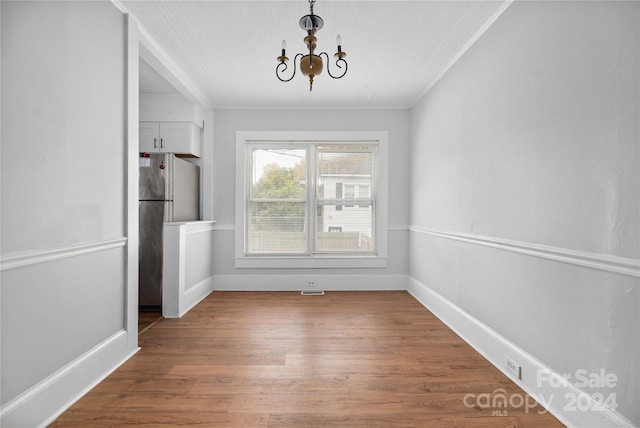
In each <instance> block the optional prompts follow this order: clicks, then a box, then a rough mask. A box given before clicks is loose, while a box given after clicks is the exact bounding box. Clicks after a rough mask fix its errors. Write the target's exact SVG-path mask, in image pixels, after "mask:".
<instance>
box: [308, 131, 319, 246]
mask: <svg viewBox="0 0 640 428" xmlns="http://www.w3.org/2000/svg"><path fill="white" fill-rule="evenodd" d="M316 164H317V162H316V147H315V144H313V143H310V144H309V146H308V148H307V180H308V181H307V182H308V183H309V186H307V203H308V209H307V216H308V219H309V221H308V225H309V230H308V231H307V233H308V235H307V243H308V247H307V252H308V253H309V254H313V253H315V250H316V233H315V231H316V227H317V226H316V220H317V219H316V210H317V207H316V195H317V191H316V185H317V182H316V177H317V171H316Z"/></svg>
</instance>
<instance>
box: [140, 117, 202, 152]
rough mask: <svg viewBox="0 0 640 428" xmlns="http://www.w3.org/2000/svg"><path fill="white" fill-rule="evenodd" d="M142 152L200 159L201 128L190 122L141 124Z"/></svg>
mask: <svg viewBox="0 0 640 428" xmlns="http://www.w3.org/2000/svg"><path fill="white" fill-rule="evenodd" d="M140 152H145V153H156V152H161V153H175V154H183V155H191V156H196V157H200V128H199V127H197V126H196V125H195V124H193V123H190V122H140Z"/></svg>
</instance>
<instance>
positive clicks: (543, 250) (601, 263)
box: [409, 226, 640, 278]
mask: <svg viewBox="0 0 640 428" xmlns="http://www.w3.org/2000/svg"><path fill="white" fill-rule="evenodd" d="M409 230H410V231H411V232H415V233H421V234H424V235H429V236H435V237H438V238H444V239H451V240H454V241H460V242H466V243H469V244H475V245H482V246H485V247H491V248H497V249H500V250H504V251H510V252H513V253H519V254H526V255H529V256H533V257H539V258H543V259H548V260H555V261H558V262H562V263H567V264H572V265H577V266H583V267H588V268H591V269H597V270H602V271H606V272H613V273H618V274H621V275H627V276H631V277H635V278H640V260H637V259H632V258H626V257H619V256H613V255H610V254H601V253H592V252H587V251H577V250H571V249H568V248H560V247H553V246H549V245H541V244H533V243H529V242H521V241H512V240H508V239H501V238H493V237H489V236H482V235H474V234H470V233H461V232H451V231H444V230H437V229H431V228H427V227H421V226H409Z"/></svg>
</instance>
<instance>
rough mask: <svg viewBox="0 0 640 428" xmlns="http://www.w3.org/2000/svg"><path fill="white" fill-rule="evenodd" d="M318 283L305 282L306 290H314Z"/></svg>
mask: <svg viewBox="0 0 640 428" xmlns="http://www.w3.org/2000/svg"><path fill="white" fill-rule="evenodd" d="M317 286H318V283H317V282H315V281H307V288H316V287H317Z"/></svg>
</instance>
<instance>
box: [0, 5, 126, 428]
mask: <svg viewBox="0 0 640 428" xmlns="http://www.w3.org/2000/svg"><path fill="white" fill-rule="evenodd" d="M1 8H2V9H1V11H2V285H1V287H2V288H1V291H2V302H1V303H2V324H1V327H2V378H1V387H2V390H1V396H2V402H1V404H2V425H3V426H5V425H6V426H30V427H33V426H38V425H40V424H42V423H45V422H46V420H47V419H49V418H51V417H52V416H53V415H55V414H56V413H57V412H60V411H61V410H63V409H64V407H65V406H66V405H68V404H70V403H71V402H73V400H74V399H75V398H77V397H78V394H80V393H81V392H82V391H84V390H86V389H87V388H89V387H90V386H91V383H92V382H95V381H97V380H98V379H99V378H101V376H104V375H105V373H106V372H108V370H110V369H112V368H114V367H115V366H117V365H118V364H119V363H120V362H121V361H122V360H123V359H125V358H126V357H127V356H128V355H130V354H131V353H132V352H134V351H135V349H136V347H137V329H136V330H134V331H132V332H131V335H129V334H128V332H127V331H126V328H127V323H128V321H127V320H130V318H129V314H128V303H130V302H128V300H129V297H128V296H127V292H128V284H127V282H126V278H127V277H128V275H129V270H128V269H129V267H128V265H127V257H128V256H129V251H128V248H127V233H128V231H127V228H128V226H127V222H128V219H129V218H128V216H129V214H128V212H129V211H128V206H127V205H128V204H127V192H126V186H127V182H126V181H127V172H128V171H127V161H128V157H127V145H126V123H125V119H126V114H127V109H126V102H127V95H126V89H127V88H126V85H125V78H126V76H127V74H126V66H127V56H126V55H127V52H126V50H125V48H126V41H127V39H126V37H125V17H124V16H123V15H122V13H120V12H119V11H118V10H117V9H116V8H115V7H114V6H113V5H112V4H111V3H110V2H106V1H102V2H98V1H96V2H66V3H62V2H7V1H3V2H2V3H1ZM136 90H137V88H136ZM136 141H137V140H136ZM136 210H137V207H136ZM130 233H134V234H137V229H135V230H132V231H130ZM134 242H136V240H134ZM136 245H137V244H136ZM134 268H135V266H134ZM134 303H135V302H134ZM136 305H137V304H136Z"/></svg>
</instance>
